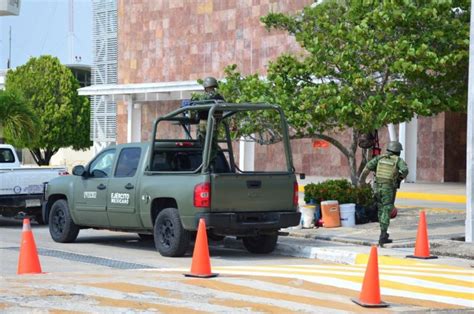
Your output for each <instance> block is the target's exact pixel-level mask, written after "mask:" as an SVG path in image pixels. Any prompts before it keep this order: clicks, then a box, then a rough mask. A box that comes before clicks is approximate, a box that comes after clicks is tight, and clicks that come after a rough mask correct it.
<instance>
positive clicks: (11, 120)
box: [0, 90, 38, 143]
mask: <svg viewBox="0 0 474 314" xmlns="http://www.w3.org/2000/svg"><path fill="white" fill-rule="evenodd" d="M37 123H38V121H37V118H36V116H35V115H34V113H33V110H32V109H31V108H30V107H29V106H28V105H27V104H26V103H25V102H24V101H23V99H21V97H20V96H19V95H17V94H15V93H12V92H9V91H2V90H0V137H1V136H4V138H5V140H6V142H7V143H14V142H15V141H17V140H18V141H19V142H20V143H21V142H28V141H33V140H34V139H35V137H36V135H37V134H36V132H35V128H36V125H37Z"/></svg>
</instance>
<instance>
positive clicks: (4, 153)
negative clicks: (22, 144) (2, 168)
mask: <svg viewBox="0 0 474 314" xmlns="http://www.w3.org/2000/svg"><path fill="white" fill-rule="evenodd" d="M0 162H1V163H12V162H15V156H14V155H13V152H12V150H11V149H10V148H0Z"/></svg>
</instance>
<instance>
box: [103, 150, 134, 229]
mask: <svg viewBox="0 0 474 314" xmlns="http://www.w3.org/2000/svg"><path fill="white" fill-rule="evenodd" d="M141 153H142V152H141V148H140V147H129V146H128V147H124V148H122V150H121V151H120V153H119V155H118V160H117V164H116V167H115V171H114V174H113V176H112V177H111V178H110V180H109V189H108V193H107V213H108V215H109V221H110V224H111V226H113V227H140V226H141V223H140V219H139V217H138V214H137V209H136V208H135V207H136V204H137V200H136V197H137V195H136V194H137V180H138V171H137V169H138V165H139V164H140V155H141Z"/></svg>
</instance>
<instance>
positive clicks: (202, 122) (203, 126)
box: [191, 76, 224, 164]
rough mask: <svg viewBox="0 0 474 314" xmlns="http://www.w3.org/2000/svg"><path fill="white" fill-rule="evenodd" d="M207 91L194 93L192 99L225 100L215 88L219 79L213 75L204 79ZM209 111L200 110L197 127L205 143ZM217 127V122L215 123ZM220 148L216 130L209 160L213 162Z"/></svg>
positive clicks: (199, 135)
mask: <svg viewBox="0 0 474 314" xmlns="http://www.w3.org/2000/svg"><path fill="white" fill-rule="evenodd" d="M203 86H204V89H205V92H204V93H203V94H194V95H193V97H192V98H191V100H213V99H214V100H224V97H222V95H220V94H219V93H218V92H217V91H216V90H215V89H216V88H217V87H218V83H217V80H216V79H215V78H213V77H210V76H209V77H206V78H205V79H204V81H203ZM208 114H209V113H208V112H199V125H198V129H197V138H198V139H199V140H200V141H201V143H204V142H205V141H206V130H207V118H208ZM215 127H216V128H217V124H216V125H215ZM218 148H219V144H218V139H217V130H215V132H214V134H213V136H212V140H211V154H210V156H209V162H210V163H211V164H212V162H213V161H214V159H215V158H216V156H217V151H218Z"/></svg>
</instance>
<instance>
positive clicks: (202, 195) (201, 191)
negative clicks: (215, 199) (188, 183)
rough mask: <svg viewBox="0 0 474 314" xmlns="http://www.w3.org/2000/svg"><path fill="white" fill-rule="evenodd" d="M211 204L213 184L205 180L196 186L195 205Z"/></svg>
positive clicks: (204, 205) (207, 205) (205, 205)
mask: <svg viewBox="0 0 474 314" xmlns="http://www.w3.org/2000/svg"><path fill="white" fill-rule="evenodd" d="M209 206H211V184H210V183H209V182H204V183H200V184H198V185H196V186H195V187H194V207H209Z"/></svg>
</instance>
